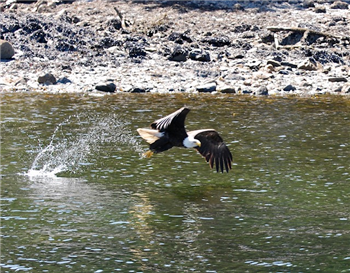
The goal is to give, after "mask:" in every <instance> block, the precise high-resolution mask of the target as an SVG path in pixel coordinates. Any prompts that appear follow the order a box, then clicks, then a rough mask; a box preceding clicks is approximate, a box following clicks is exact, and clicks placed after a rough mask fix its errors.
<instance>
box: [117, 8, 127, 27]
mask: <svg viewBox="0 0 350 273" xmlns="http://www.w3.org/2000/svg"><path fill="white" fill-rule="evenodd" d="M114 10H115V12H116V13H117V14H118V16H119V19H120V23H121V25H122V28H123V29H125V27H126V26H125V19H124V16H123V14H122V13H121V12H120V10H119V9H117V8H116V7H114Z"/></svg>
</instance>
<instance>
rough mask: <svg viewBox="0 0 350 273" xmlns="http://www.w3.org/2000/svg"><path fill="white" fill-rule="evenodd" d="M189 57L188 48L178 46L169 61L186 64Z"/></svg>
mask: <svg viewBox="0 0 350 273" xmlns="http://www.w3.org/2000/svg"><path fill="white" fill-rule="evenodd" d="M187 56H188V51H187V49H186V48H184V47H181V46H176V47H175V48H174V50H173V52H172V53H171V54H170V56H169V58H168V59H169V60H170V61H176V62H185V61H186V60H187Z"/></svg>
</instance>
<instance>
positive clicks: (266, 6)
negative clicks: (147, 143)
mask: <svg viewBox="0 0 350 273" xmlns="http://www.w3.org/2000/svg"><path fill="white" fill-rule="evenodd" d="M349 3H350V2H349V1H343V2H340V1H338V2H334V1H326V0H315V1H312V0H308V1H297V0H294V1H279V2H274V1H242V2H240V1H178V2H173V1H142V2H141V1H113V2H107V1H100V0H93V1H75V2H71V3H70V2H64V1H59V0H53V1H51V0H48V1H46V0H41V1H37V2H25V3H23V2H22V1H16V0H8V1H6V2H5V1H2V2H1V10H2V12H1V14H0V26H1V29H0V30H1V39H4V40H7V41H9V42H10V43H11V44H12V46H13V48H14V50H15V55H14V56H13V57H12V58H11V59H8V60H2V61H1V63H0V66H1V70H2V75H1V77H0V89H1V90H2V91H22V92H27V91H33V90H34V91H40V92H93V93H94V94H103V93H102V92H162V93H163V92H212V93H216V92H224V93H235V94H253V95H285V94H301V95H315V94H328V93H332V94H350V10H349V6H350V5H349ZM98 90H100V91H98Z"/></svg>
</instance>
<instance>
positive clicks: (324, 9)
mask: <svg viewBox="0 0 350 273" xmlns="http://www.w3.org/2000/svg"><path fill="white" fill-rule="evenodd" d="M314 12H315V13H326V12H327V11H326V8H325V7H323V6H317V7H315V9H314Z"/></svg>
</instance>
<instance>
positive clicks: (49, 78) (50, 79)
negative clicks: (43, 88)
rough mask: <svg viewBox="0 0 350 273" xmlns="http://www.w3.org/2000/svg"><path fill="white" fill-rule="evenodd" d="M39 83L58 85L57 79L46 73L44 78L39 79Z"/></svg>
mask: <svg viewBox="0 0 350 273" xmlns="http://www.w3.org/2000/svg"><path fill="white" fill-rule="evenodd" d="M38 82H39V83H42V84H56V82H57V81H56V78H55V76H54V75H52V74H51V73H46V74H45V75H43V76H39V77H38Z"/></svg>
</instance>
